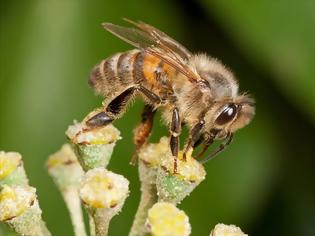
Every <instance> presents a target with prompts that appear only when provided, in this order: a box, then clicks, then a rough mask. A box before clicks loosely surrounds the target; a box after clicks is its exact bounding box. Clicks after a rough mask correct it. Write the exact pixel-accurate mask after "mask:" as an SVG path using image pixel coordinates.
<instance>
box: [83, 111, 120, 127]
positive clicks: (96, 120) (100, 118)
mask: <svg viewBox="0 0 315 236" xmlns="http://www.w3.org/2000/svg"><path fill="white" fill-rule="evenodd" d="M113 120H114V119H113V118H112V117H110V116H109V115H108V114H107V113H106V112H104V111H102V112H100V113H98V114H96V115H95V116H93V117H92V118H90V119H88V120H87V122H86V125H87V126H89V127H101V126H105V125H108V124H110V123H111V122H112V121H113Z"/></svg>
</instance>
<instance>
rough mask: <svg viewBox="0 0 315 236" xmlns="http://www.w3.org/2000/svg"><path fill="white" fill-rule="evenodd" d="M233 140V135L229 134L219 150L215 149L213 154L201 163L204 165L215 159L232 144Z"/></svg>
mask: <svg viewBox="0 0 315 236" xmlns="http://www.w3.org/2000/svg"><path fill="white" fill-rule="evenodd" d="M232 139H233V133H228V134H227V136H226V138H225V139H224V141H223V143H221V144H220V146H219V147H218V148H217V149H215V150H214V151H213V152H212V153H210V154H209V155H208V156H207V157H206V158H204V159H203V160H201V161H200V163H202V164H204V163H206V162H207V161H209V160H210V159H212V158H213V157H215V156H216V155H217V154H219V153H220V152H222V151H223V150H224V149H226V148H227V146H228V145H229V144H230V143H231V142H232Z"/></svg>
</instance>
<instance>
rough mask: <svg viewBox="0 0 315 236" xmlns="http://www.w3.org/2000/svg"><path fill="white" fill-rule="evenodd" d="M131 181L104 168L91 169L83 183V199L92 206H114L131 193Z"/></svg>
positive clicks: (81, 192)
mask: <svg viewBox="0 0 315 236" xmlns="http://www.w3.org/2000/svg"><path fill="white" fill-rule="evenodd" d="M128 185H129V181H128V180H127V179H125V178H124V177H123V176H121V175H118V174H115V173H113V172H111V171H107V170H106V169H104V168H101V167H100V168H95V169H92V170H89V171H88V172H87V173H86V174H85V176H84V179H83V181H82V183H81V188H80V197H81V200H82V201H83V202H84V203H85V204H87V205H88V206H90V207H92V208H114V207H115V206H117V205H119V204H121V203H123V202H124V201H125V199H126V197H127V196H128V194H129V189H128Z"/></svg>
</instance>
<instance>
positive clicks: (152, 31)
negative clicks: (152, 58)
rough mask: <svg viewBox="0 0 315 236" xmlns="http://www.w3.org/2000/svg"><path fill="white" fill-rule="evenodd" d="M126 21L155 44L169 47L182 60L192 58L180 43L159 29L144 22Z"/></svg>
mask: <svg viewBox="0 0 315 236" xmlns="http://www.w3.org/2000/svg"><path fill="white" fill-rule="evenodd" d="M124 20H125V21H127V22H129V23H131V24H133V25H135V26H136V27H138V28H139V29H141V30H142V31H144V32H146V33H147V34H149V35H150V36H151V37H153V38H154V40H155V42H157V43H158V44H161V45H164V46H166V47H168V48H169V49H170V50H172V51H173V52H175V53H177V54H178V55H179V56H180V57H181V58H182V59H184V60H187V59H189V58H190V57H191V53H190V52H189V51H188V50H187V49H186V48H185V47H184V46H183V45H181V44H180V43H179V42H177V41H176V40H174V39H173V38H171V37H170V36H168V35H167V34H165V33H164V32H162V31H160V30H159V29H157V28H155V27H153V26H152V25H148V24H146V23H143V22H138V23H137V22H134V21H131V20H129V19H124Z"/></svg>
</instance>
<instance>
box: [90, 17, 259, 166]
mask: <svg viewBox="0 0 315 236" xmlns="http://www.w3.org/2000/svg"><path fill="white" fill-rule="evenodd" d="M126 21H128V22H129V23H131V24H132V25H133V26H134V27H123V26H118V25H114V24H111V23H103V24H102V25H103V27H104V28H105V29H106V30H107V31H109V32H111V33H112V34H114V35H115V36H117V37H118V38H120V39H122V40H124V41H126V42H127V43H129V44H131V45H133V46H135V47H136V49H134V50H130V51H127V52H123V53H117V54H115V55H113V56H110V57H109V58H107V59H104V60H103V61H101V62H100V63H99V64H98V65H96V66H95V67H94V69H93V70H92V72H91V74H90V77H89V81H88V82H89V85H90V86H92V88H93V89H94V90H95V91H96V93H97V94H99V95H101V96H103V97H105V98H106V99H105V101H104V102H103V105H104V109H103V110H102V111H100V112H99V113H98V114H96V115H94V116H93V117H91V118H90V119H88V120H87V122H86V125H87V126H88V127H91V128H96V127H100V126H104V125H107V124H109V123H111V122H113V121H114V120H115V119H117V118H119V117H120V116H121V115H122V114H123V113H124V111H125V107H126V106H127V105H128V103H130V101H131V100H132V99H133V98H134V97H135V96H138V95H140V96H141V97H143V98H144V100H145V102H146V105H145V108H144V111H143V113H142V121H141V124H140V125H139V126H138V127H137V128H136V129H135V135H134V142H135V145H136V149H137V150H139V149H140V148H141V146H142V145H143V144H144V143H145V142H146V140H147V139H148V137H149V135H150V132H151V129H152V125H153V117H154V114H155V111H156V110H157V109H158V108H161V109H162V117H163V119H164V120H165V121H166V124H167V125H168V126H169V130H170V149H171V153H172V155H173V156H174V168H175V170H176V158H177V155H178V150H179V135H180V133H181V129H182V125H186V126H187V127H188V129H189V137H188V138H187V141H186V144H185V148H184V154H186V153H187V152H188V151H189V150H190V149H191V148H194V147H195V146H196V145H198V144H200V143H203V144H204V148H203V150H202V151H201V152H200V153H199V155H197V156H201V155H203V154H204V153H205V151H206V150H207V149H208V147H209V146H210V145H211V144H212V143H213V142H214V140H222V143H221V145H219V146H218V148H217V149H215V150H214V151H213V152H212V153H210V154H209V155H208V156H207V157H205V158H204V159H203V160H202V161H201V162H202V163H204V162H206V161H208V160H210V159H211V158H212V157H214V156H215V155H216V154H218V153H219V152H220V151H222V150H224V149H225V148H226V147H227V146H228V144H229V143H230V142H231V140H232V137H233V134H234V132H235V131H236V130H238V129H240V128H242V127H244V126H245V125H247V124H248V123H249V122H250V121H251V120H252V118H253V116H254V113H255V107H254V100H253V99H252V98H251V97H250V96H249V95H248V94H245V93H244V94H240V93H239V91H238V82H237V80H236V79H235V77H234V75H233V73H232V72H231V71H230V70H229V69H227V68H226V67H225V66H224V65H223V64H222V63H221V62H220V61H219V60H217V59H215V58H212V57H209V56H207V55H205V54H192V53H191V52H189V51H188V50H187V49H186V48H185V47H184V46H182V45H181V44H180V43H178V42H176V41H175V40H174V39H172V38H171V37H169V36H168V35H166V34H165V33H163V32H162V31H160V30H158V29H156V28H154V27H153V26H151V25H148V24H145V23H143V22H133V21H130V20H127V19H126Z"/></svg>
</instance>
